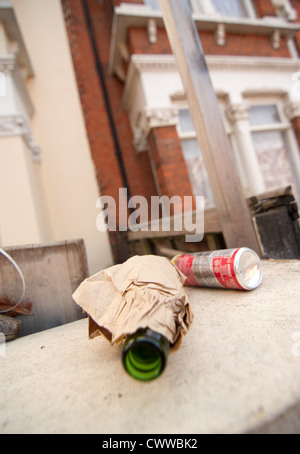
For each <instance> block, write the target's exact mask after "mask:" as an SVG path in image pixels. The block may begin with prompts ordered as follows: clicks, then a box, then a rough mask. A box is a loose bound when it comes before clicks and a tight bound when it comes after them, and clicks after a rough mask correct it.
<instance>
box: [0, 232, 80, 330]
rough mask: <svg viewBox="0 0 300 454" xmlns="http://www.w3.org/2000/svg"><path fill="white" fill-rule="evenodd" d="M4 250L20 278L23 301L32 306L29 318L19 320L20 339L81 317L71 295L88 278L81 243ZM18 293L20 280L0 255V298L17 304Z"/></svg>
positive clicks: (9, 264)
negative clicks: (24, 284) (23, 283)
mask: <svg viewBox="0 0 300 454" xmlns="http://www.w3.org/2000/svg"><path fill="white" fill-rule="evenodd" d="M5 250H6V252H7V253H8V254H9V255H10V256H11V257H12V258H13V259H14V260H15V261H16V263H17V264H18V265H19V267H20V268H21V270H22V273H23V275H24V279H25V283H26V293H25V296H24V301H30V302H31V303H32V315H26V316H22V317H19V318H20V320H21V321H22V328H21V333H20V335H21V336H23V335H27V334H32V333H35V332H39V331H43V330H45V329H49V328H53V327H55V326H59V325H63V324H65V323H69V322H72V321H75V320H78V319H80V318H82V317H83V315H82V310H81V309H80V308H79V306H77V305H76V304H75V302H74V301H73V299H72V293H73V292H74V291H75V290H76V288H77V287H78V286H79V285H80V284H81V282H82V281H83V280H84V279H85V278H86V277H88V268H87V259H86V251H85V246H84V242H83V240H75V241H67V242H62V243H54V244H47V245H33V246H24V247H22V246H21V247H13V248H6V249H5ZM21 293H22V285H21V280H20V277H19V276H18V274H17V272H16V270H15V269H14V267H13V266H12V264H11V263H10V262H9V261H8V260H7V259H6V258H5V257H3V255H1V254H0V297H8V298H14V299H15V301H18V299H19V298H20V296H21Z"/></svg>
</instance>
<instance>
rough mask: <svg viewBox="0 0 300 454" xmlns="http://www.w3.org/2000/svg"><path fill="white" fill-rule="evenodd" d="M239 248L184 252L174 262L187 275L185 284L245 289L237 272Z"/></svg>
mask: <svg viewBox="0 0 300 454" xmlns="http://www.w3.org/2000/svg"><path fill="white" fill-rule="evenodd" d="M238 251H239V249H227V250H222V251H214V252H204V253H199V254H197V253H196V254H191V255H190V254H184V255H180V256H177V257H174V259H173V263H174V264H175V265H176V266H177V268H178V269H179V270H180V271H181V272H182V273H183V274H184V275H185V276H186V280H185V282H184V285H187V286H197V287H219V288H231V289H239V290H243V289H244V288H243V287H242V286H241V285H240V283H239V282H238V279H237V277H236V274H235V263H234V262H235V257H236V254H237V253H238Z"/></svg>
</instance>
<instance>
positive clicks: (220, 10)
mask: <svg viewBox="0 0 300 454" xmlns="http://www.w3.org/2000/svg"><path fill="white" fill-rule="evenodd" d="M190 4H191V7H192V10H193V11H194V13H199V14H208V15H213V16H217V15H219V16H220V15H222V16H227V17H240V18H245V17H255V9H254V6H253V4H252V0H190Z"/></svg>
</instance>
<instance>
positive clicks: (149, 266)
mask: <svg viewBox="0 0 300 454" xmlns="http://www.w3.org/2000/svg"><path fill="white" fill-rule="evenodd" d="M184 281H185V276H184V274H182V273H181V271H179V270H178V269H177V267H176V266H175V265H173V263H172V262H171V261H170V260H168V259H167V258H165V257H159V256H154V255H145V256H134V257H132V258H130V259H129V260H127V261H126V262H124V263H123V264H121V265H114V266H112V267H110V268H107V269H105V270H103V271H100V272H99V273H97V274H95V275H94V276H92V277H90V278H88V279H86V280H85V281H83V282H82V284H81V285H80V286H79V287H78V289H77V290H76V291H75V293H74V294H73V299H74V300H75V302H76V303H77V304H78V305H79V306H81V307H82V309H83V310H84V311H85V312H86V313H87V314H88V315H89V336H90V337H91V338H93V337H96V336H98V335H100V334H103V335H104V336H105V337H106V338H107V339H108V340H109V341H110V342H111V343H112V344H114V343H119V342H122V341H123V340H124V339H125V337H126V336H127V335H129V334H133V333H135V332H136V331H137V330H138V329H139V328H146V327H148V328H150V329H152V330H153V331H156V332H158V333H160V334H162V335H163V336H165V337H166V338H167V339H168V340H169V342H170V344H171V347H174V348H175V347H179V345H180V341H181V338H182V335H183V334H186V333H187V331H188V329H189V326H190V324H191V323H192V320H193V314H192V311H191V309H190V305H189V301H188V297H187V295H186V293H185V292H184V290H183V283H184Z"/></svg>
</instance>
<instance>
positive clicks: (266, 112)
mask: <svg viewBox="0 0 300 454" xmlns="http://www.w3.org/2000/svg"><path fill="white" fill-rule="evenodd" d="M249 124H250V132H251V137H252V141H253V146H254V149H255V152H256V154H257V157H258V161H259V164H260V168H261V172H262V176H263V179H264V183H265V187H266V190H267V191H268V190H273V189H278V188H282V187H285V186H289V185H291V186H292V187H293V192H294V195H295V197H297V198H298V200H300V183H299V180H300V158H299V151H298V147H297V146H296V141H295V138H294V133H293V131H292V129H291V125H290V123H289V122H288V120H287V119H286V118H285V115H284V112H283V109H282V108H281V105H280V104H276V103H274V104H273V103H266V104H255V105H252V106H251V107H250V109H249Z"/></svg>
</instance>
